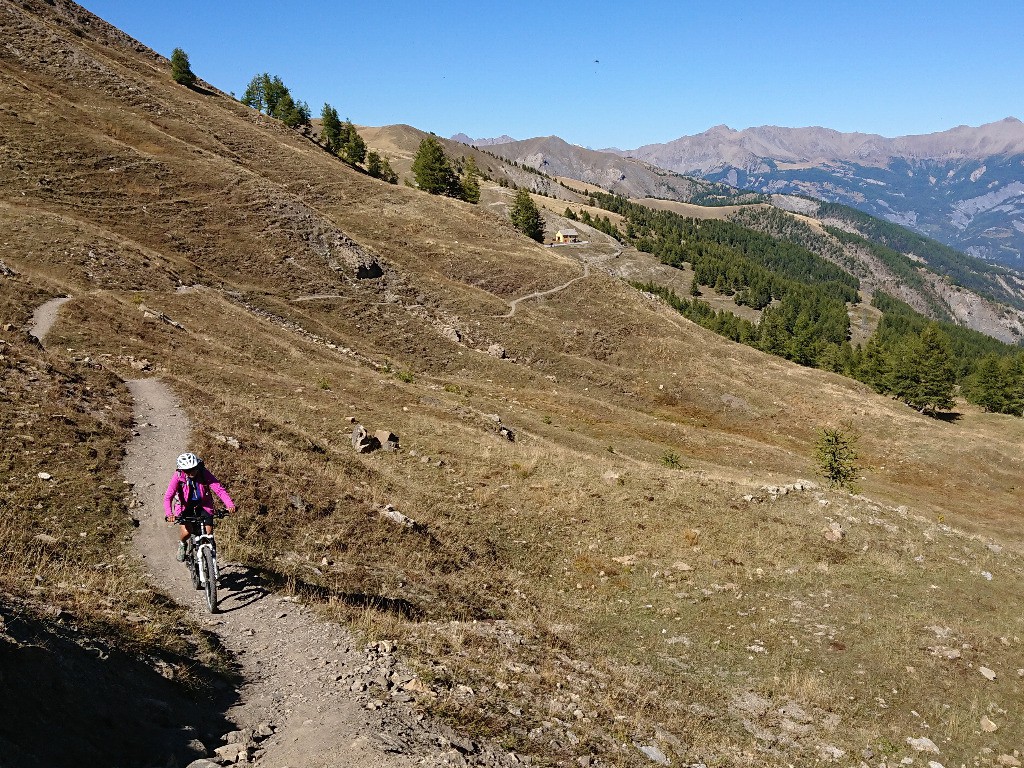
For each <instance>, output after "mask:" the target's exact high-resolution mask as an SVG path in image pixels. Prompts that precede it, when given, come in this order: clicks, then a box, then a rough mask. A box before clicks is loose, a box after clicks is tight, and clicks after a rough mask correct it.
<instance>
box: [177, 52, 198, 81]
mask: <svg viewBox="0 0 1024 768" xmlns="http://www.w3.org/2000/svg"><path fill="white" fill-rule="evenodd" d="M171 77H172V78H173V79H174V82H176V83H178V85H184V86H185V87H186V88H191V87H192V86H193V85H195V82H196V76H195V74H193V72H192V68H191V67H190V66H189V63H188V54H187V53H185V52H184V51H183V50H181V48H175V49H174V51H173V52H172V53H171Z"/></svg>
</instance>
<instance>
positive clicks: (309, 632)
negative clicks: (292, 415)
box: [123, 379, 431, 768]
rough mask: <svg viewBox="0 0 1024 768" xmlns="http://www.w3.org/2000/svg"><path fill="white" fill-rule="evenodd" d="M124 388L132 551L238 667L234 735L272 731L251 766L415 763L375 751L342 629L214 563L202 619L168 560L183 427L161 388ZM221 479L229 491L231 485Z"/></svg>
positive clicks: (377, 734)
mask: <svg viewBox="0 0 1024 768" xmlns="http://www.w3.org/2000/svg"><path fill="white" fill-rule="evenodd" d="M127 384H128V387H129V389H130V390H131V393H132V396H133V398H134V401H135V405H134V408H135V428H134V436H133V438H132V440H131V442H130V443H129V445H128V450H127V453H126V455H125V459H124V464H123V473H124V476H125V479H126V481H127V482H129V483H131V484H132V487H133V488H134V491H135V495H136V497H137V498H138V500H139V501H141V502H142V506H141V508H140V510H139V513H138V517H139V518H140V525H139V528H138V530H137V533H136V537H135V546H136V549H137V551H138V553H139V554H140V555H141V557H142V559H143V561H144V565H145V568H146V570H147V571H148V573H149V575H150V577H151V579H152V581H153V583H154V584H155V585H156V586H157V587H158V588H159V589H161V590H162V591H165V592H167V593H169V594H170V595H171V596H172V597H174V599H175V600H176V601H178V602H179V603H181V604H183V605H186V606H189V608H190V609H191V610H192V611H193V612H194V615H195V616H196V618H197V619H198V620H199V621H200V622H201V623H202V624H204V625H205V627H206V628H207V629H209V630H211V631H212V632H214V633H216V634H217V636H218V637H219V638H220V640H221V642H222V643H223V645H224V647H225V649H226V650H227V651H228V652H229V653H230V654H231V655H232V656H234V658H235V660H236V661H237V663H238V664H239V666H240V671H241V675H242V678H243V680H244V682H243V684H242V686H241V687H240V688H239V691H238V693H239V700H238V703H237V704H236V705H235V706H234V707H233V708H232V709H231V710H230V711H229V712H227V713H226V714H227V717H228V718H229V719H230V720H231V721H232V722H235V723H237V724H238V726H239V728H240V729H246V728H248V729H258V728H259V726H260V725H261V724H264V723H270V724H272V725H273V727H274V729H275V733H274V734H273V736H270V737H269V738H267V739H266V740H264V741H262V742H260V744H259V748H260V749H262V750H265V754H263V756H262V757H261V758H260V762H261V763H263V764H264V765H268V766H281V765H303V766H314V767H315V766H335V765H346V766H352V767H353V768H364V767H365V768H370V767H371V766H382V767H383V768H392V767H394V768H405V766H412V765H423V764H424V763H423V762H422V761H420V760H415V761H414V760H413V759H411V758H410V757H408V756H405V755H395V754H387V753H385V752H384V751H383V748H385V747H389V746H390V745H389V740H388V738H387V736H386V735H385V734H384V732H385V731H387V730H388V728H390V727H391V726H390V725H385V723H384V722H383V719H382V716H381V715H382V713H381V712H376V711H370V710H368V709H367V708H366V705H365V703H364V701H361V700H360V697H357V695H356V694H355V693H354V692H353V691H352V688H353V686H354V684H355V687H356V688H359V687H360V684H359V683H358V682H356V681H357V679H358V678H359V677H360V674H359V673H358V672H357V670H359V669H361V668H363V667H365V665H366V663H367V658H366V655H365V654H364V652H363V651H362V649H360V648H357V647H356V646H355V644H354V641H353V638H352V636H351V635H350V633H349V632H348V631H346V630H345V629H344V628H343V627H342V626H341V625H338V624H333V623H330V622H326V621H323V620H321V619H319V618H317V617H316V616H315V615H314V614H313V613H312V612H311V610H310V609H309V608H308V607H306V606H303V605H302V604H301V603H299V602H296V601H294V600H292V599H291V598H288V597H280V596H276V595H273V594H271V593H270V592H269V591H268V590H267V589H266V588H265V587H264V586H263V585H262V584H261V583H260V580H259V578H258V576H257V575H256V574H255V573H254V572H252V571H251V570H249V569H247V568H245V567H243V566H241V565H239V564H237V563H232V562H230V561H223V562H222V563H221V564H220V566H221V567H220V571H221V578H220V613H218V614H216V615H214V616H210V615H209V614H208V613H207V612H206V608H205V605H204V603H203V593H202V592H201V591H199V590H196V589H194V588H193V586H192V583H191V581H190V579H189V576H188V573H187V572H186V570H185V568H184V567H183V566H182V564H181V563H179V562H178V561H177V560H175V558H174V551H175V546H176V543H177V539H178V535H177V527H176V526H172V525H168V524H167V523H165V522H164V517H163V494H164V491H165V489H166V486H167V482H168V480H169V479H170V476H171V473H172V471H173V466H174V458H175V457H176V456H177V455H178V454H179V453H181V452H183V451H185V450H188V446H189V434H190V431H191V426H190V424H189V419H188V417H187V415H186V414H185V412H184V411H183V410H182V408H181V406H180V404H179V403H178V401H177V398H176V397H175V395H174V393H173V392H172V391H171V390H170V388H169V387H168V386H167V385H166V384H165V383H164V382H162V381H160V380H158V379H139V380H134V381H129V382H127ZM221 480H222V481H223V482H224V483H225V485H226V486H227V487H228V488H229V490H230V487H231V478H221ZM240 513H241V514H245V511H244V510H241V511H240ZM222 554H225V555H226V554H229V553H228V552H223V551H222ZM360 696H361V697H362V698H363V699H365V696H362V694H360ZM208 746H209V747H210V748H211V749H212V748H213V747H214V746H216V745H208ZM427 764H431V763H429V762H428V763H427Z"/></svg>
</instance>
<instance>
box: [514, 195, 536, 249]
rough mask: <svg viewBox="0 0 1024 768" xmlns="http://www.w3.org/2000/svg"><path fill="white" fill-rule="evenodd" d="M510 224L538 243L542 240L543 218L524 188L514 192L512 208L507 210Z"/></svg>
mask: <svg viewBox="0 0 1024 768" xmlns="http://www.w3.org/2000/svg"><path fill="white" fill-rule="evenodd" d="M509 218H510V219H511V220H512V226H513V227H515V228H516V229H518V230H519V231H520V232H522V233H523V234H524V235H526V236H527V237H531V238H533V239H534V240H536V241H537V242H538V243H540V242H543V241H544V219H543V218H542V217H541V215H540V211H539V210H537V205H536V203H534V202H533V198H532V197H530V193H529V192H527V191H526V190H525V189H520V190H519V191H518V192H516V196H515V199H514V200H513V201H512V209H511V211H510V212H509Z"/></svg>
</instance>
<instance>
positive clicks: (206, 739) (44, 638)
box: [0, 605, 235, 768]
mask: <svg viewBox="0 0 1024 768" xmlns="http://www.w3.org/2000/svg"><path fill="white" fill-rule="evenodd" d="M153 661H154V665H155V668H154V666H150V665H149V664H147V663H144V662H143V661H141V660H139V659H136V658H132V657H130V656H128V655H127V654H125V653H123V652H121V651H119V650H118V649H117V648H114V647H111V646H110V645H109V644H107V643H105V642H103V641H101V640H97V639H95V638H89V637H86V636H83V635H81V634H79V633H78V632H77V631H76V629H75V628H74V627H68V626H61V625H59V624H53V623H49V622H44V621H42V620H40V619H38V618H35V617H33V616H31V615H28V614H25V613H22V612H20V611H18V610H17V609H15V608H12V606H10V605H0V681H2V685H3V689H4V695H3V696H2V697H0V754H2V755H3V758H2V759H0V763H2V764H3V766H4V768H21V767H22V766H26V767H27V766H38V765H46V766H51V768H61V766H75V768H85V767H86V766H113V765H117V766H153V765H160V766H183V765H187V764H188V763H189V762H191V761H193V760H196V759H198V758H200V757H205V755H206V750H205V748H204V747H203V746H201V745H200V744H199V743H198V742H202V743H203V744H214V743H216V742H217V740H218V739H219V737H220V736H221V735H222V734H224V733H226V732H228V731H231V730H234V726H232V725H231V724H230V723H229V722H228V721H227V720H226V719H225V718H224V716H223V714H222V713H223V712H225V711H226V710H227V709H228V707H230V706H231V704H232V703H233V701H234V699H235V694H234V692H233V691H232V690H231V689H230V688H229V687H227V686H226V685H225V684H224V683H222V682H221V683H219V684H215V683H213V681H212V680H210V679H198V680H196V679H188V680H185V681H174V680H171V679H168V678H166V677H164V675H163V674H161V670H169V669H170V667H169V666H168V665H167V664H166V662H163V661H157V660H153ZM175 661H177V662H181V663H185V664H187V662H188V660H187V659H177V660H175ZM188 666H190V667H198V664H196V665H188ZM183 683H184V684H183ZM191 723H201V724H202V725H201V726H200V727H201V729H202V730H201V731H196V730H194V728H193V727H191V726H190V725H188V724H191Z"/></svg>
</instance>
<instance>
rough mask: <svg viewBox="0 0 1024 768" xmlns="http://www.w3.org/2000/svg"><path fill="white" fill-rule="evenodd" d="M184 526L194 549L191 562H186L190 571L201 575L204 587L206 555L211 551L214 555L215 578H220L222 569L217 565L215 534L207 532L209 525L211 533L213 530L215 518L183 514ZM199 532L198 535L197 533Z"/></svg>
mask: <svg viewBox="0 0 1024 768" xmlns="http://www.w3.org/2000/svg"><path fill="white" fill-rule="evenodd" d="M179 520H180V522H181V524H182V525H185V526H187V527H188V531H189V545H190V546H191V549H192V555H191V557H190V558H189V560H187V561H186V565H188V567H189V569H192V570H194V571H195V572H197V573H198V574H199V583H200V584H202V585H203V586H204V587H205V586H206V578H207V577H206V569H205V568H204V567H203V561H204V553H205V552H206V551H207V550H209V551H210V553H211V554H212V555H213V557H212V558H211V559H212V561H213V574H214V578H215V579H217V578H220V568H219V567H218V565H217V542H216V540H215V539H214V536H213V533H212V532H211V533H207V532H206V526H207V525H209V526H210V529H211V531H212V530H213V518H207V517H206V516H205V515H203V514H202V513H192V514H182V515H181V517H180V518H179ZM196 531H198V533H197V532H196Z"/></svg>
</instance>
